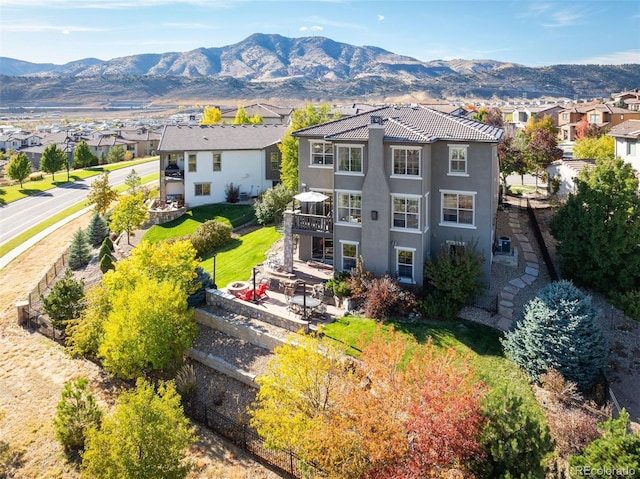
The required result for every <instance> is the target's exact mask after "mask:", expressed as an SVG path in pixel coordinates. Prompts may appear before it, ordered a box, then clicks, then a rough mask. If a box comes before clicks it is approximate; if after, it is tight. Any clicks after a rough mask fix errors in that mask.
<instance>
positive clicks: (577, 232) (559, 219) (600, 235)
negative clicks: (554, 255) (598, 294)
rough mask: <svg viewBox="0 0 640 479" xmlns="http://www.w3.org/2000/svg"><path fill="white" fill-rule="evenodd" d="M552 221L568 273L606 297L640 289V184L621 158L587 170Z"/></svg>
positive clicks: (552, 229)
mask: <svg viewBox="0 0 640 479" xmlns="http://www.w3.org/2000/svg"><path fill="white" fill-rule="evenodd" d="M577 183H578V192H577V193H576V194H575V195H574V194H571V195H569V198H568V199H567V201H566V203H565V204H563V205H562V206H560V208H558V211H557V212H556V214H555V216H554V217H553V220H552V222H551V233H552V234H553V236H554V237H555V239H556V240H557V241H558V253H559V254H560V264H561V268H562V272H563V274H564V275H565V276H566V277H568V278H572V279H573V280H574V281H576V282H577V283H580V284H584V285H587V286H591V287H595V288H597V289H599V290H600V291H604V292H610V291H615V292H618V293H620V292H624V291H632V290H634V289H638V288H640V254H639V251H638V245H639V244H640V196H639V195H638V179H637V177H636V175H635V173H634V171H633V168H632V167H631V165H630V164H629V163H625V162H624V161H623V160H621V159H620V158H616V159H614V160H597V161H596V166H595V168H593V169H592V170H589V169H583V170H582V171H581V172H580V175H579V178H578V181H577Z"/></svg>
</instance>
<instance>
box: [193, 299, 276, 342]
mask: <svg viewBox="0 0 640 479" xmlns="http://www.w3.org/2000/svg"><path fill="white" fill-rule="evenodd" d="M193 319H194V320H195V321H196V322H197V323H199V324H202V325H204V326H207V327H209V328H211V329H215V330H217V331H220V332H222V333H224V334H226V335H228V336H232V337H234V338H238V339H241V340H243V341H246V342H248V343H251V344H253V345H255V346H259V347H261V348H263V349H267V350H269V351H273V350H274V349H275V348H276V347H277V346H281V345H282V344H284V341H283V340H282V339H281V338H278V337H276V336H273V335H272V334H269V333H267V332H264V331H259V330H257V329H256V328H254V327H253V326H252V325H251V324H247V323H241V322H240V321H234V320H231V319H228V318H221V317H219V316H216V315H215V314H212V313H210V312H209V311H205V310H203V309H196V310H195V313H194V315H193Z"/></svg>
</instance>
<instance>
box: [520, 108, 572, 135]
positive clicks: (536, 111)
mask: <svg viewBox="0 0 640 479" xmlns="http://www.w3.org/2000/svg"><path fill="white" fill-rule="evenodd" d="M562 110H563V108H562V107H561V106H559V105H542V106H530V105H525V106H517V107H515V108H514V109H513V111H512V112H511V123H513V124H514V126H515V127H516V128H519V129H522V128H524V127H525V126H526V124H527V122H528V121H529V119H530V118H531V117H535V118H538V119H540V118H542V117H543V116H545V115H546V116H550V117H551V118H552V119H553V121H554V123H555V124H556V125H557V124H558V113H559V112H560V111H562Z"/></svg>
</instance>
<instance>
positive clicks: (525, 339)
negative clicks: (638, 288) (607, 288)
mask: <svg viewBox="0 0 640 479" xmlns="http://www.w3.org/2000/svg"><path fill="white" fill-rule="evenodd" d="M598 314H599V312H598V311H597V310H596V309H595V308H594V307H593V306H592V305H591V297H590V296H587V295H585V294H584V293H583V292H582V291H580V290H579V289H578V288H576V287H575V286H574V285H573V284H572V283H571V282H570V281H558V282H555V283H551V284H549V285H548V286H546V287H544V288H543V289H541V290H540V291H539V292H538V294H537V295H536V296H535V298H533V299H532V300H531V301H529V302H528V303H527V304H526V305H525V306H524V309H523V311H522V314H521V316H520V317H519V318H518V319H517V320H516V321H515V322H514V323H513V325H512V329H511V330H510V331H508V332H507V333H505V336H504V339H503V340H502V345H503V346H504V349H505V353H506V355H507V356H508V357H509V358H511V359H512V360H513V361H514V362H515V363H516V364H518V365H519V366H520V367H522V368H523V369H524V370H525V371H526V373H527V374H528V375H529V377H530V378H531V379H532V380H534V381H538V380H539V379H540V376H541V375H542V374H544V373H545V372H547V371H548V370H549V369H551V368H554V369H556V370H557V371H558V372H560V373H561V374H562V376H564V377H565V378H566V379H567V380H569V381H573V382H575V383H576V384H577V385H578V387H580V388H583V389H587V388H589V387H591V386H592V385H593V384H594V383H595V381H596V379H597V377H598V374H599V373H600V369H601V368H602V366H604V363H605V360H606V357H607V348H606V345H605V338H604V335H603V334H602V330H601V329H600V326H599V325H598V323H597V317H598Z"/></svg>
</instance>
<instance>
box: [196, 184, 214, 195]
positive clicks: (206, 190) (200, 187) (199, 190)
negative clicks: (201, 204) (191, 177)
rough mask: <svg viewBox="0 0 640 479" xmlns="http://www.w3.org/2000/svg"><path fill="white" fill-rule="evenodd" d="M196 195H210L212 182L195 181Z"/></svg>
mask: <svg viewBox="0 0 640 479" xmlns="http://www.w3.org/2000/svg"><path fill="white" fill-rule="evenodd" d="M194 186H195V192H194V194H195V195H196V196H210V195H211V183H195V184H194Z"/></svg>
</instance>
